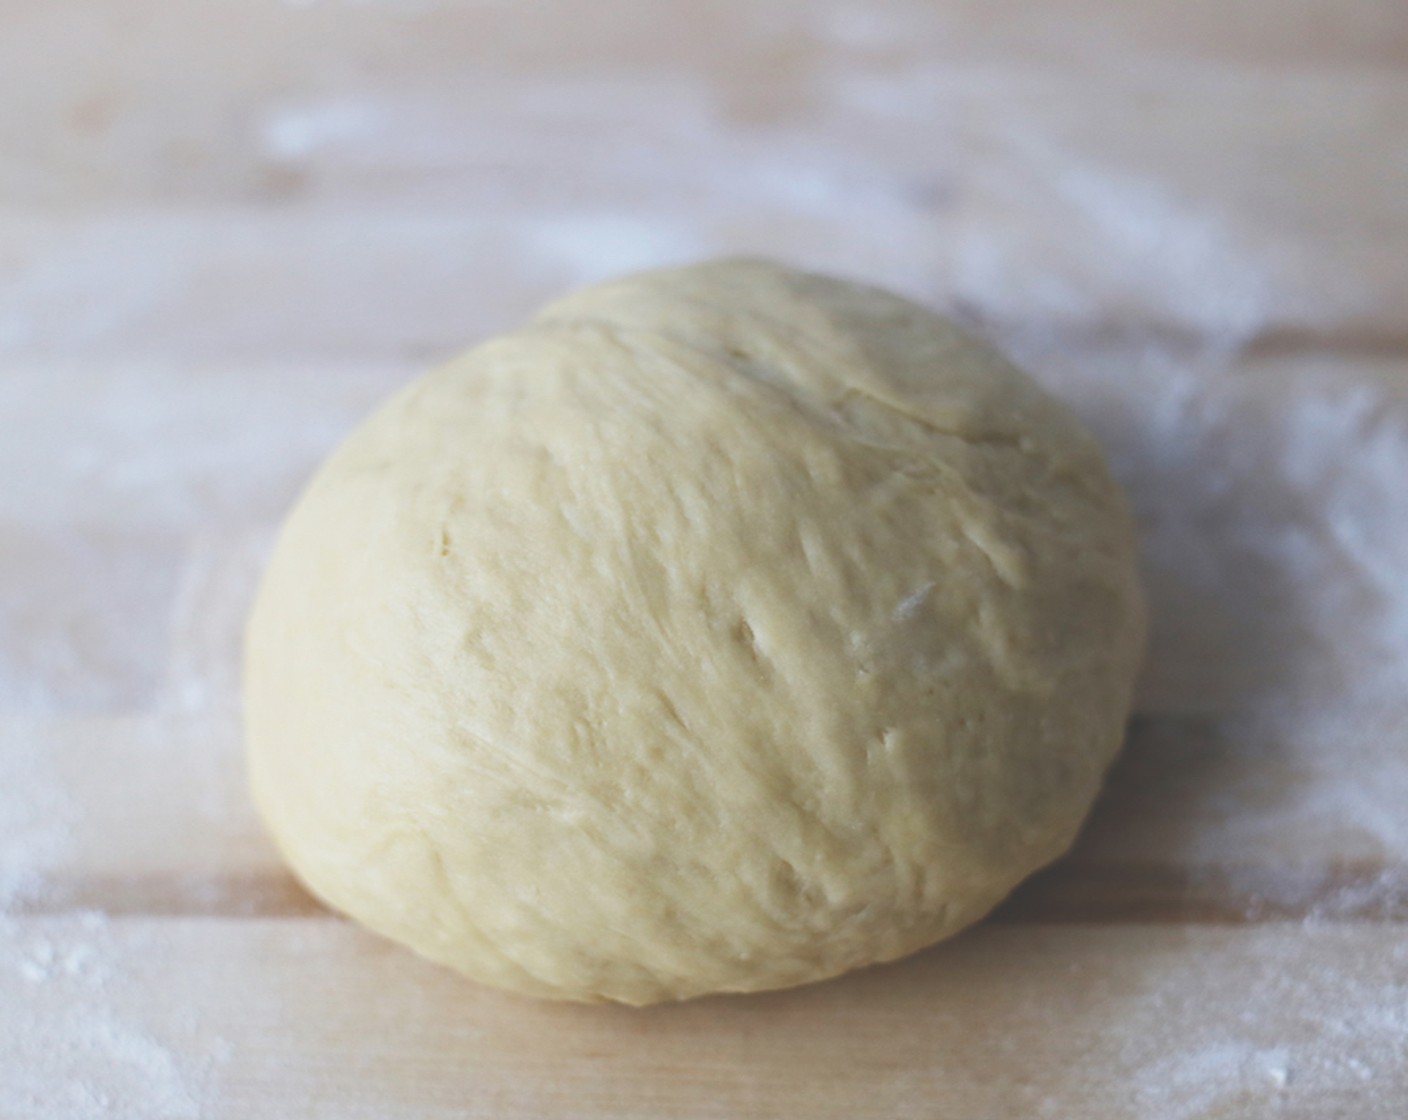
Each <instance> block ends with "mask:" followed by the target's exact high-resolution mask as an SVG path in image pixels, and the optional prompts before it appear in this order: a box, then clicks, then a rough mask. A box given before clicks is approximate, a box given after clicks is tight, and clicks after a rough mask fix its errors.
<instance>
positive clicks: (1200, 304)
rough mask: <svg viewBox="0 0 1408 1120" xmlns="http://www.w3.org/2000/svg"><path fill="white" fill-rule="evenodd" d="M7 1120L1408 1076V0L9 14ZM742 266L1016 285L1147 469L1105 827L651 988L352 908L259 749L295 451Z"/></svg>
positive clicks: (346, 1112) (1038, 339)
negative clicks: (400, 941) (860, 955)
mask: <svg viewBox="0 0 1408 1120" xmlns="http://www.w3.org/2000/svg"><path fill="white" fill-rule="evenodd" d="M0 89H3V91H4V96H3V97H0V1118H4V1120H11V1118H29V1117H45V1118H47V1117H65V1118H67V1117H89V1116H95V1117H96V1116H122V1117H126V1116H131V1117H142V1118H157V1117H194V1116H208V1117H217V1118H223V1117H263V1116H281V1117H338V1118H342V1117H361V1116H365V1117H401V1116H405V1117H439V1116H445V1117H451V1116H456V1117H458V1116H476V1117H541V1116H559V1115H560V1116H574V1117H592V1116H602V1117H608V1116H610V1117H642V1118H644V1117H691V1116H699V1117H706V1116H708V1117H771V1116H778V1117H784V1116H785V1117H803V1116H805V1117H830V1116H835V1117H847V1118H859V1117H886V1118H889V1117H925V1118H930V1117H932V1118H937V1120H947V1118H953V1120H959V1118H962V1120H968V1118H971V1117H1006V1116H1013V1117H1016V1116H1022V1117H1026V1116H1040V1117H1057V1118H1064V1117H1073V1118H1075V1117H1080V1118H1084V1117H1088V1116H1105V1117H1140V1118H1155V1120H1161V1118H1166V1117H1175V1118H1185V1117H1186V1118H1193V1117H1199V1118H1202V1117H1260V1116H1268V1117H1270V1116H1275V1117H1296V1118H1299V1117H1304V1118H1307V1120H1312V1118H1313V1120H1323V1118H1330V1117H1346V1118H1353V1120H1362V1118H1374V1117H1383V1118H1398V1117H1402V1116H1404V1115H1405V1114H1408V924H1405V923H1408V497H1405V494H1406V493H1408V252H1405V250H1408V7H1405V6H1404V5H1403V3H1402V2H1401V0H1352V2H1347V3H1346V2H1339V0H1303V2H1300V3H1296V4H1290V5H1287V4H1283V3H1272V2H1271V0H1249V2H1243V3H1235V4H1231V5H1228V4H1224V3H1211V2H1206V3H1204V2H1193V3H1189V2H1187V0H1181V2H1180V0H1141V2H1138V3H1122V4H1121V3H1114V2H1113V0H1108V2H1101V0H1051V2H1050V3H1046V4H1027V3H1019V2H1018V0H998V2H987V3H977V2H919V0H913V2H907V0H868V2H866V3H860V2H855V3H842V2H839V0H824V2H817V3H801V2H793V0H785V2H769V0H762V2H744V0H709V2H699V3H692V4H690V5H667V4H660V3H653V2H647V0H633V2H628V0H601V2H598V3H593V4H570V5H569V4H566V3H560V4H549V3H522V4H507V3H499V2H489V0H466V2H462V3H452V2H450V0H362V2H353V0H305V2H302V3H275V2H272V0H240V2H236V0H207V2H203V3H200V4H191V3H176V2H174V0H123V2H122V3H112V2H111V0H0ZM742 251H746V252H757V253H768V254H774V255H779V256H782V257H784V258H787V259H790V260H793V261H796V262H799V263H802V264H806V265H812V266H816V267H822V268H830V269H833V270H837V271H841V272H845V273H848V274H852V275H856V276H860V277H864V278H869V279H873V280H876V281H879V282H883V283H886V284H889V285H891V286H894V287H896V288H899V289H901V290H903V291H906V292H908V293H910V294H912V295H914V296H915V297H917V298H920V299H922V300H924V301H926V302H929V303H931V304H934V305H936V306H945V307H949V308H952V309H954V310H956V311H957V313H959V314H960V315H962V316H964V317H965V318H967V319H968V320H969V321H972V322H975V323H977V324H979V325H980V326H981V327H982V329H984V330H986V331H988V332H989V333H990V334H991V335H993V336H994V337H995V338H997V339H998V340H999V341H1000V342H1001V343H1002V344H1003V345H1004V346H1006V347H1007V348H1008V349H1009V350H1010V351H1011V352H1012V353H1013V354H1014V355H1016V356H1017V357H1018V358H1019V359H1021V360H1022V361H1024V362H1025V363H1026V364H1028V365H1029V366H1030V367H1031V368H1032V369H1033V370H1034V371H1035V372H1036V373H1037V374H1038V375H1039V376H1040V377H1041V378H1042V379H1043V380H1045V381H1046V382H1047V383H1048V384H1049V385H1050V386H1051V387H1052V388H1053V389H1054V390H1055V391H1057V392H1058V393H1060V394H1061V395H1062V396H1063V397H1065V398H1066V399H1067V400H1069V401H1070V402H1071V403H1072V405H1073V406H1074V407H1075V408H1076V409H1077V410H1078V411H1079V412H1080V413H1081V414H1082V415H1083V416H1084V417H1085V418H1086V419H1087V421H1088V422H1089V423H1090V424H1091V425H1092V427H1093V428H1094V430H1095V431H1096V432H1097V434H1098V435H1099V437H1100V438H1101V440H1102V441H1103V442H1104V443H1105V445H1106V446H1107V448H1108V449H1109V451H1110V453H1111V456H1112V459H1113V461H1114V463H1115V465H1116V469H1117V471H1118V472H1119V474H1120V476H1121V478H1122V479H1123V480H1124V481H1125V483H1126V484H1127V486H1128V487H1129V489H1130V492H1131V494H1132V496H1133V498H1134V502H1135V505H1136V507H1137V510H1138V513H1139V517H1140V522H1141V526H1142V529H1143V534H1144V541H1145V574H1146V580H1147V584H1148V587H1149V592H1150V597H1151V601H1152V605H1153V608H1154V621H1155V628H1154V639H1153V646H1152V650H1151V655H1150V662H1149V666H1148V670H1147V672H1146V674H1145V679H1144V682H1143V685H1142V688H1141V695H1140V702H1139V711H1138V713H1137V715H1136V717H1135V719H1134V720H1133V722H1132V725H1131V732H1130V740H1129V744H1128V748H1127V751H1126V753H1125V755H1124V757H1123V758H1122V759H1121V761H1120V762H1119V763H1118V765H1117V766H1116V768H1115V770H1114V772H1113V773H1112V775H1111V779H1110V783H1109V788H1108V790H1107V792H1106V795H1105V797H1104V798H1103V799H1102V801H1101V802H1100V804H1099V805H1098V807H1097V809H1096V811H1095V814H1094V815H1093V817H1092V819H1091V822H1090V825H1089V827H1088V828H1087V830H1086V832H1085V834H1084V835H1083V837H1082V839H1081V841H1080V843H1079V844H1078V846H1077V849H1076V851H1075V852H1074V853H1072V855H1071V856H1070V858H1069V859H1067V860H1066V861H1064V862H1063V863H1061V864H1059V865H1058V866H1056V867H1054V868H1052V869H1051V870H1049V871H1047V872H1045V873H1043V874H1042V875H1040V876H1038V877H1037V878H1036V879H1035V880H1034V881H1032V882H1031V883H1029V884H1028V885H1026V886H1025V887H1024V888H1022V889H1021V890H1020V891H1019V892H1018V893H1017V895H1016V896H1015V897H1014V898H1013V899H1012V900H1011V901H1010V902H1009V903H1008V904H1007V905H1006V906H1005V907H1004V908H1003V909H1002V910H1000V911H999V912H998V914H997V915H995V916H994V917H993V918H992V919H991V920H990V921H989V922H987V923H985V924H984V925H982V926H980V927H978V928H976V929H974V930H972V931H970V932H968V933H967V934H965V935H963V936H962V937H961V938H959V939H958V940H957V941H955V942H954V943H952V944H950V945H947V946H941V947H938V948H936V949H934V950H931V951H929V952H926V953H923V954H920V955H919V956H917V957H915V958H913V959H912V960H909V961H906V962H901V963H899V964H896V965H893V966H889V967H886V968H882V969H876V970H871V971H869V972H867V973H864V974H860V975H856V976H852V977H848V978H845V979H843V980H841V981H838V982H833V983H829V984H824V985H819V986H816V987H813V988H809V989H804V990H800V991H796V992H791V993H781V994H776V995H769V996H762V997H750V998H741V999H711V1000H703V1001H698V1002H696V1003H692V1004H686V1005H682V1006H679V1007H669V1008H658V1009H654V1010H650V1011H646V1012H631V1011H627V1010H623V1009H612V1008H576V1007H561V1006H551V1005H539V1004H533V1003H528V1002H524V1001H519V1000H514V999H511V998H508V997H504V996H500V995H497V994H495V993H493V992H490V991H486V990H482V989H479V988H476V987H474V986H473V985H470V984H468V983H464V982H461V981H458V980H457V979H455V978H454V977H452V976H450V975H449V974H446V973H443V972H441V971H440V970H437V969H435V968H433V967H431V966H429V965H426V964H423V963H421V962H419V961H418V960H416V959H415V958H413V957H411V956H410V955H409V954H407V953H404V952H402V951H400V950H398V949H395V948H393V947H391V946H388V945H386V944H384V943H382V942H380V941H378V940H377V939H375V938H373V937H371V936H370V935H367V934H364V933H362V932H361V931H360V930H358V929H356V928H353V927H352V926H350V925H348V924H346V923H344V922H342V921H340V920H338V919H336V918H334V917H332V916H330V915H328V914H326V912H324V911H323V910H321V909H320V908H319V907H318V905H317V904H316V903H314V902H313V901H312V900H311V899H309V898H308V897H307V896H306V895H305V894H304V893H303V892H302V891H301V890H300V889H299V888H298V887H297V886H296V884H294V883H293V882H292V881H291V880H290V879H289V877H288V876H287V875H286V873H285V872H284V871H283V870H282V869H281V867H280V866H279V863H278V861H277V859H276V858H275V856H274V854H273V852H272V850H271V849H270V847H269V845H268V844H267V842H266V841H265V840H264V839H263V837H262V835H261V833H260V830H259V828H258V825H257V822H256V821H255V819H254V816H253V813H252V809H251V808H250V806H249V804H248V801H247V797H246V793H245V789H244V784H243V775H242V771H241V761H240V754H239V752H240V729H239V723H238V695H237V686H238V677H237V666H238V643H239V631H240V626H241V623H242V619H243V616H244V613H245V611H246V609H247V604H248V597H249V594H250V591H251V589H252V587H253V584H254V581H255V579H256V578H257V574H258V571H259V566H260V564H261V563H262V560H263V557H264V556H265V555H266V552H267V548H268V545H269V542H270V539H271V535H272V532H273V530H274V527H275V526H276V524H277V521H278V518H279V516H280V514H281V512H282V511H283V510H284V509H285V508H286V506H287V504H288V502H289V501H290V500H291V497H292V496H293V494H294V493H295V492H296V490H297V488H298V486H299V485H300V483H301V481H302V480H303V479H304V478H305V477H306V475H307V473H308V471H309V470H310V469H311V468H312V466H313V465H314V464H315V463H316V462H317V461H318V459H319V458H320V457H321V456H322V455H323V454H325V453H326V451H327V450H328V449H329V448H330V447H331V446H332V445H333V444H334V443H335V442H336V440H337V439H338V438H339V437H340V436H341V435H342V434H343V433H345V432H346V430H347V429H348V428H349V426H350V425H351V424H353V423H354V422H355V421H356V420H357V418H359V417H360V416H362V415H364V414H365V413H366V412H367V411H368V410H369V409H370V408H372V407H374V405H375V404H376V402H377V401H378V400H380V399H381V398H382V397H383V396H385V394H387V393H388V392H389V391H390V390H392V389H393V388H394V387H396V386H397V385H399V384H402V383H403V382H404V381H405V379H406V378H408V377H409V376H411V375H413V374H414V372H415V371H416V370H417V369H419V368H421V367H422V366H423V365H424V364H425V363H426V362H428V361H431V360H434V359H436V358H439V357H442V356H444V355H446V354H448V353H449V352H451V351H453V350H454V349H456V348H458V347H460V346H462V345H464V344H466V343H468V342H470V341H472V340H474V339H475V338H476V337H479V336H481V335H483V334H484V333H486V332H489V331H492V330H495V329H499V328H502V327H505V326H507V325H510V324H512V323H513V322H514V321H515V320H516V319H518V318H520V317H522V316H523V315H525V314H526V313H528V312H529V311H530V310H531V309H532V308H533V307H534V306H535V305H536V304H537V303H539V302H540V301H542V300H543V299H544V298H546V297H548V296H550V295H552V294H554V293H557V292H559V291H561V290H563V289H565V288H567V287H570V286H572V285H574V284H578V283H582V282H585V281H588V280H591V279H594V278H596V277H599V276H603V275H607V274H609V273H611V272H614V271H618V270H620V269H624V268H632V267H637V266H646V265H650V264H655V263H665V262H671V261H679V260H687V259H691V258H694V257H697V256H703V255H708V254H714V253H722V252H742Z"/></svg>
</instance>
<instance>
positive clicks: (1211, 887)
mask: <svg viewBox="0 0 1408 1120" xmlns="http://www.w3.org/2000/svg"><path fill="white" fill-rule="evenodd" d="M83 911H100V912H103V913H106V914H110V915H113V916H128V917H172V918H178V917H179V918H199V917H209V918H235V919H238V918H309V917H320V916H326V915H327V914H328V913H329V911H328V910H327V909H326V908H325V907H324V906H323V905H322V904H321V903H320V902H318V901H317V900H316V899H315V898H314V897H313V896H312V895H310V894H309V893H308V892H307V891H306V890H305V889H303V887H301V886H300V885H299V884H298V882H297V880H295V879H294V878H293V877H292V876H291V875H288V874H281V873H278V872H272V871H270V872H251V873H249V874H244V875H240V874H226V875H216V876H208V877H192V876H166V875H148V876H137V877H128V876H90V877H82V878H71V879H54V880H51V881H49V882H47V883H45V884H44V888H43V889H42V890H41V891H39V892H36V893H35V895H34V896H33V897H31V898H29V899H27V900H20V901H18V902H16V903H14V904H13V905H12V906H11V907H10V908H9V909H8V912H7V913H8V916H10V917H24V916H59V915H63V914H69V913H78V912H83ZM988 921H991V922H996V923H1001V924H1004V925H1007V924H1023V925H1041V924H1046V925H1071V924H1094V925H1104V924H1109V925H1113V924H1168V925H1261V924H1271V923H1278V922H1304V921H1318V922H1325V923H1382V924H1397V923H1408V867H1401V866H1386V865H1382V864H1373V863H1343V864H1338V865H1335V866H1332V867H1328V868H1323V869H1322V868H1274V867H1252V866H1230V865H1203V866H1187V867H1180V866H1174V865H1171V864H1155V863H1149V864H1129V865H1122V866H1111V865H1099V864H1093V865H1085V866H1082V865H1080V864H1070V865H1064V864H1058V865H1057V866H1055V867H1053V868H1050V869H1048V870H1046V871H1044V872H1041V873H1040V874H1038V875H1037V876H1035V877H1034V878H1033V879H1031V880H1029V881H1028V882H1026V883H1024V884H1023V885H1022V886H1021V887H1020V888H1019V889H1018V890H1017V891H1016V892H1015V893H1014V894H1013V895H1012V897H1010V898H1009V899H1008V900H1007V901H1006V902H1004V903H1003V904H1002V905H1001V906H999V907H998V908H997V910H996V911H994V913H993V914H992V915H991V917H990V918H988Z"/></svg>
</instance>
